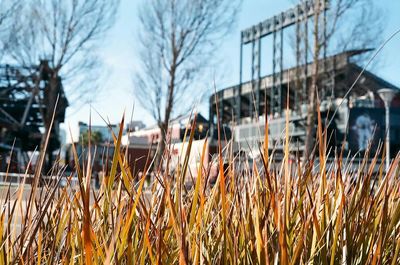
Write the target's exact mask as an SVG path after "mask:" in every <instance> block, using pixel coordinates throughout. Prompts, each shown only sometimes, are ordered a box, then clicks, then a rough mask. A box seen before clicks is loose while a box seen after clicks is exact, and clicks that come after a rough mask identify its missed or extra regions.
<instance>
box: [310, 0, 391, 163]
mask: <svg viewBox="0 0 400 265" xmlns="http://www.w3.org/2000/svg"><path fill="white" fill-rule="evenodd" d="M323 1H325V0H314V10H315V15H314V24H313V29H312V32H311V35H312V39H313V42H312V45H311V46H309V47H307V49H308V50H309V51H308V52H310V50H311V54H312V59H313V67H312V80H311V86H310V87H309V88H308V111H307V128H306V135H307V136H306V143H305V148H306V150H305V155H306V156H307V157H308V156H309V155H310V151H311V148H312V146H313V144H312V143H313V139H314V138H313V137H314V129H315V118H316V117H315V113H316V92H317V91H319V81H320V80H319V76H320V73H321V66H320V65H319V64H320V61H319V59H321V57H322V56H323V51H324V49H325V51H326V53H337V52H343V51H347V50H352V49H368V48H374V47H377V46H378V45H379V43H380V42H381V40H382V35H381V33H382V30H383V24H384V19H383V16H382V12H381V10H380V9H379V8H377V7H376V5H375V4H374V1H372V0H332V1H326V2H329V10H327V11H324V10H322V9H321V6H322V5H321V4H322V2H323ZM323 12H325V14H323ZM311 47H312V48H311ZM366 56H368V54H363V55H361V56H360V57H359V58H358V59H359V62H360V63H362V62H363V60H364V59H365V58H367V57H366Z"/></svg>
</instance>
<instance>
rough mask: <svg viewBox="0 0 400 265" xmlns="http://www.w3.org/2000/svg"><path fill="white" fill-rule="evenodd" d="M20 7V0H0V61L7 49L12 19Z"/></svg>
mask: <svg viewBox="0 0 400 265" xmlns="http://www.w3.org/2000/svg"><path fill="white" fill-rule="evenodd" d="M21 5H22V1H21V0H15V1H12V0H0V61H1V59H2V58H3V55H4V53H5V52H6V51H7V49H8V47H9V41H10V38H11V36H12V30H11V29H12V22H13V19H12V18H13V17H14V14H15V13H16V12H17V11H18V10H19V9H20V8H21Z"/></svg>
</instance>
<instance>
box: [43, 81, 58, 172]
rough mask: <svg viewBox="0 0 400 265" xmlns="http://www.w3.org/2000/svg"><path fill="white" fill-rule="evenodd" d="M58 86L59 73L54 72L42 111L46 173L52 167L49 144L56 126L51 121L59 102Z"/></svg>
mask: <svg viewBox="0 0 400 265" xmlns="http://www.w3.org/2000/svg"><path fill="white" fill-rule="evenodd" d="M58 86H59V84H58V78H57V74H55V73H52V74H51V75H50V80H49V83H48V90H47V93H46V92H45V99H42V100H43V102H44V104H45V105H46V111H45V112H43V113H42V115H43V124H44V133H43V135H42V138H41V141H40V152H45V153H46V155H45V156H44V157H45V159H44V161H43V163H44V164H43V170H44V172H45V173H47V172H48V171H49V170H50V169H51V167H52V160H53V159H52V152H53V148H52V147H51V146H49V144H50V140H51V136H52V135H51V134H52V130H53V128H54V124H53V126H51V123H52V118H53V113H54V110H55V108H56V107H57V106H56V102H57V96H58V93H59V91H58ZM46 94H47V95H46ZM48 134H50V138H49V143H48V144H47V147H46V139H47V135H48ZM46 158H47V159H46Z"/></svg>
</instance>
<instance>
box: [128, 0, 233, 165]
mask: <svg viewBox="0 0 400 265" xmlns="http://www.w3.org/2000/svg"><path fill="white" fill-rule="evenodd" d="M239 4H240V0H149V1H143V3H142V6H141V9H140V26H141V31H140V36H139V41H140V44H141V51H140V52H141V53H140V59H141V63H142V69H141V71H138V73H137V74H136V76H135V91H136V95H137V97H138V99H139V100H140V103H141V105H142V106H143V107H144V108H145V109H147V110H148V111H149V112H150V113H151V114H152V116H153V118H154V119H155V121H156V122H157V124H158V127H159V128H160V130H161V139H160V144H159V153H158V158H157V160H156V161H157V164H159V162H160V161H161V156H162V153H163V151H164V149H165V140H166V133H167V132H168V127H169V122H170V119H171V115H172V114H173V113H174V112H176V110H177V109H178V104H183V105H184V106H191V104H192V103H193V102H194V101H195V100H197V99H198V97H199V95H200V94H201V93H200V92H198V91H194V89H193V88H194V87H195V84H194V83H195V81H196V80H198V79H199V76H200V74H201V73H202V70H203V69H204V67H205V66H207V65H209V63H210V61H211V60H212V56H214V55H215V53H216V50H217V47H218V44H219V43H220V41H221V40H222V38H223V37H224V36H226V34H228V33H229V31H230V30H231V29H232V26H233V24H234V21H235V19H236V15H237V11H238V7H239ZM188 95H190V96H189V97H187V96H188ZM183 98H184V99H185V101H183V100H182V99H183Z"/></svg>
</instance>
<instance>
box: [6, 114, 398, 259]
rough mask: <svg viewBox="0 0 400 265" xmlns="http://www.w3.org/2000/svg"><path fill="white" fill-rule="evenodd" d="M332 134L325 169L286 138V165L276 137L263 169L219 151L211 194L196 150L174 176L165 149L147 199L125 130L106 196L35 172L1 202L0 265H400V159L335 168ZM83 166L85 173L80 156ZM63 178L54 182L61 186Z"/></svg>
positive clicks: (323, 138) (84, 177)
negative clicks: (278, 155)
mask: <svg viewBox="0 0 400 265" xmlns="http://www.w3.org/2000/svg"><path fill="white" fill-rule="evenodd" d="M288 125H289V122H288V119H287V122H286V128H288ZM266 127H267V128H266V131H268V123H266ZM322 127H323V126H322V121H321V118H320V114H318V130H317V140H318V142H319V143H320V144H319V145H318V146H317V148H316V149H315V153H314V154H317V156H318V159H310V160H307V161H302V160H301V159H300V158H299V157H298V156H296V154H295V153H291V152H290V151H289V139H290V135H289V134H288V133H286V137H285V139H286V140H285V150H284V158H283V161H282V162H276V161H275V155H274V153H270V152H269V150H270V147H269V146H268V135H266V136H265V141H264V145H260V150H261V153H262V157H261V158H260V159H259V160H258V161H255V162H254V163H249V162H248V161H247V160H246V159H245V161H244V160H243V159H242V158H240V157H238V156H235V155H234V154H233V153H232V151H231V150H232V148H229V144H230V143H229V142H228V143H227V148H224V149H222V144H221V140H219V148H220V149H219V159H218V161H217V162H218V167H219V174H218V178H217V181H216V183H215V185H213V186H211V185H210V183H209V182H210V171H211V170H210V167H211V165H207V166H206V167H203V166H199V168H198V172H197V175H198V177H197V178H196V179H192V178H191V175H190V173H191V172H190V171H188V170H187V168H188V161H189V157H188V156H189V154H190V147H189V148H188V150H187V154H183V155H185V159H184V163H183V164H181V165H179V167H178V169H177V170H175V171H174V172H175V173H174V174H173V175H169V174H168V172H170V170H169V167H170V164H169V156H168V150H167V151H166V154H165V155H164V165H165V169H164V170H158V171H156V172H155V179H154V181H153V183H152V185H151V187H150V188H147V189H145V188H144V183H145V177H143V178H142V179H140V180H139V181H136V179H137V178H136V176H133V175H132V173H131V172H132V170H131V168H130V165H129V163H128V159H127V156H126V153H125V150H124V148H122V147H121V136H122V129H121V131H120V132H119V135H116V136H115V139H114V143H115V146H116V148H115V150H116V151H115V153H114V155H113V157H112V161H111V162H112V167H111V170H110V173H109V174H108V175H107V176H105V178H104V179H103V181H102V184H101V187H100V189H99V190H94V189H93V188H92V187H91V181H90V179H91V175H92V172H91V165H90V164H86V165H82V164H81V165H80V166H78V167H77V168H76V172H75V173H76V175H77V176H78V179H79V185H78V186H77V187H73V186H71V185H67V186H66V187H59V185H57V184H56V183H53V184H51V185H45V186H40V185H39V184H40V181H39V178H40V176H41V175H40V173H39V172H40V171H37V172H36V174H35V180H36V181H34V182H33V184H32V187H31V188H29V190H26V189H27V188H26V185H20V186H19V188H18V190H17V192H16V193H14V194H11V193H10V192H7V194H5V195H4V196H3V197H4V200H3V205H2V206H3V207H2V209H1V224H2V225H1V226H0V235H1V243H0V263H1V264H15V263H19V264H34V263H35V264H392V265H394V264H399V263H400V257H399V250H400V234H399V232H398V231H399V220H400V200H399V197H400V180H399V166H398V165H399V160H400V156H397V157H396V158H395V159H394V160H393V162H392V165H391V168H390V170H389V171H388V172H386V173H385V172H384V170H383V164H382V163H380V162H378V161H380V157H379V155H378V154H370V153H368V152H367V153H366V155H365V158H364V160H363V161H362V162H361V163H359V164H357V165H355V164H353V163H352V161H351V159H349V160H347V159H346V158H344V157H343V153H342V152H340V150H338V151H333V152H334V157H335V158H334V160H333V162H329V163H328V158H327V153H328V150H326V146H327V135H326V132H324V131H323V129H322ZM121 128H123V122H122V125H121ZM193 128H194V126H193ZM287 131H288V130H286V132H287ZM187 141H188V143H189V146H190V145H191V143H192V141H193V131H192V132H191V134H190V135H187ZM89 145H90V143H89ZM89 150H90V148H89ZM205 150H206V149H205V148H204V149H203V152H202V154H201V160H202V161H203V160H205V158H206V156H208V155H209V154H207V153H206V152H205ZM87 156H88V159H87V161H91V157H92V154H87ZM74 158H75V163H76V164H77V165H79V158H78V155H77V153H76V150H75V149H74ZM293 158H294V159H293ZM202 161H200V163H199V164H200V165H202V164H203V163H202ZM223 161H228V162H227V163H228V164H227V165H224V164H223ZM346 161H349V162H346ZM151 163H152V161H151V159H148V163H147V167H146V168H147V169H149V168H150V166H151ZM376 168H379V170H375V169H376ZM62 170H63V168H61V169H59V170H57V171H54V172H53V175H56V176H58V181H60V180H61V179H62V178H63V177H62V175H63V172H62ZM145 175H146V174H143V176H145ZM70 178H71V176H70V177H69V179H70ZM186 181H189V182H193V183H192V184H193V185H192V187H191V188H188V187H187V185H185V182H186ZM24 189H25V191H24ZM24 196H25V199H24Z"/></svg>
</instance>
